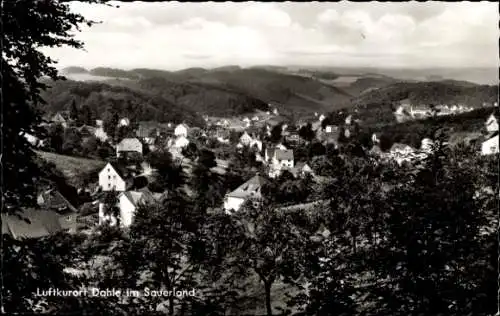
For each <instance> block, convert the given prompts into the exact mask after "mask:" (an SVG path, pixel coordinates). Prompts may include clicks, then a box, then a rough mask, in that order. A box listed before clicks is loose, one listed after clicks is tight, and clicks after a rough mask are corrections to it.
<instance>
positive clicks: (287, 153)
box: [275, 149, 293, 160]
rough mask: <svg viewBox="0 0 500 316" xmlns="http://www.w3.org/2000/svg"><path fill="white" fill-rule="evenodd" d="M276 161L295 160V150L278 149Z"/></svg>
mask: <svg viewBox="0 0 500 316" xmlns="http://www.w3.org/2000/svg"><path fill="white" fill-rule="evenodd" d="M275 155H276V159H278V160H293V150H291V149H289V150H281V149H276V152H275Z"/></svg>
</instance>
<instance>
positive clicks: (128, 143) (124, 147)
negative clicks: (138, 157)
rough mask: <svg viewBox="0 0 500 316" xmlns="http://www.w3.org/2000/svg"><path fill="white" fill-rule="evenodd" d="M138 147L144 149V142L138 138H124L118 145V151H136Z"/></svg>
mask: <svg viewBox="0 0 500 316" xmlns="http://www.w3.org/2000/svg"><path fill="white" fill-rule="evenodd" d="M137 147H140V148H141V150H142V143H141V141H140V140H138V139H137V138H124V139H122V140H121V142H119V143H118V145H116V150H118V151H135V150H136V148H137Z"/></svg>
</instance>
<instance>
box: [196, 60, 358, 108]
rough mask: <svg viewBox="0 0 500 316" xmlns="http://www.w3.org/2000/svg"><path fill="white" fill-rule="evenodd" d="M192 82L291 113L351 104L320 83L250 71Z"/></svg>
mask: <svg viewBox="0 0 500 316" xmlns="http://www.w3.org/2000/svg"><path fill="white" fill-rule="evenodd" d="M190 82H201V83H210V84H212V85H218V86H221V87H224V88H227V89H230V90H233V91H239V92H241V93H244V94H247V95H250V96H252V97H255V98H258V99H261V100H263V101H265V102H267V103H277V104H280V105H281V110H288V111H297V110H299V111H308V112H311V111H327V110H331V109H334V108H336V106H337V104H339V103H343V102H346V101H348V100H349V99H350V98H351V96H350V95H349V94H347V93H346V92H345V91H342V90H341V89H338V88H336V87H332V86H330V85H327V84H324V83H322V82H320V81H318V80H315V79H311V78H306V77H303V76H299V75H291V74H284V73H279V72H275V71H270V70H266V69H259V68H251V69H241V70H239V71H231V72H228V71H209V72H207V73H205V74H204V75H202V76H199V77H197V78H195V79H191V80H190Z"/></svg>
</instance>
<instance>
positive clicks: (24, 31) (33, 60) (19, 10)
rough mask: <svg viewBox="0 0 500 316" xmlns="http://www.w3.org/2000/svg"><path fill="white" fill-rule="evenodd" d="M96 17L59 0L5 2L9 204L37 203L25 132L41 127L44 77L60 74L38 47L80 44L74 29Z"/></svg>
mask: <svg viewBox="0 0 500 316" xmlns="http://www.w3.org/2000/svg"><path fill="white" fill-rule="evenodd" d="M88 2H93V3H97V2H100V1H93V0H89V1H88ZM93 23H94V22H92V21H89V20H86V19H85V18H84V17H83V16H81V15H79V14H75V13H72V12H70V11H69V6H68V4H64V3H59V2H57V1H43V2H40V1H35V2H33V1H28V0H22V1H8V2H5V3H3V5H2V33H3V41H2V44H3V45H2V79H3V91H8V93H4V94H3V100H2V118H3V122H4V125H3V143H2V148H3V155H2V165H3V172H4V174H3V177H4V178H5V179H10V180H9V181H8V182H6V183H4V187H3V199H4V200H3V201H4V203H5V205H6V206H8V207H7V208H9V207H10V206H14V205H19V204H20V202H21V203H22V204H34V203H35V195H34V194H33V191H34V187H35V183H36V182H37V178H38V176H37V175H38V174H39V173H38V172H37V166H36V163H35V162H34V159H35V154H34V152H33V150H32V148H31V145H30V144H29V143H28V142H27V141H26V140H25V138H24V137H23V134H24V133H29V134H32V135H39V134H40V133H41V130H40V129H38V128H37V126H38V124H39V123H40V122H41V115H40V112H39V111H38V110H37V108H38V107H39V106H40V105H43V104H44V101H43V99H42V98H41V96H40V91H41V90H44V89H45V88H46V87H47V85H46V84H45V83H44V82H43V81H42V80H40V79H41V78H42V77H44V76H47V77H49V78H51V79H53V80H57V79H61V77H60V76H59V75H58V74H57V70H56V68H55V67H54V66H53V64H54V61H53V60H52V59H51V58H49V57H47V56H45V55H44V54H43V53H42V52H40V50H39V49H40V48H41V47H57V46H63V45H66V46H69V47H74V48H82V45H83V44H82V42H80V41H78V40H76V39H75V38H74V37H73V34H71V33H70V30H72V29H74V28H76V29H77V30H78V29H79V28H78V27H79V25H81V24H88V25H92V24H93ZM21 166H22V167H21ZM21 197H22V198H21ZM7 208H5V207H4V208H3V209H4V210H5V209H7Z"/></svg>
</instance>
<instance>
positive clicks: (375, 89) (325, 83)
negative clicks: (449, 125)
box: [80, 65, 498, 116]
mask: <svg viewBox="0 0 500 316" xmlns="http://www.w3.org/2000/svg"><path fill="white" fill-rule="evenodd" d="M433 71H434V72H429V73H426V72H425V71H424V70H414V69H409V70H408V69H400V70H398V69H382V70H380V69H375V68H359V69H355V68H334V67H281V66H265V65H264V66H255V67H250V68H241V67H239V66H225V67H219V68H214V69H204V68H188V69H184V70H180V71H166V70H157V69H144V68H138V69H133V70H121V69H114V68H105V67H100V68H95V69H92V70H91V71H90V73H89V74H88V76H90V77H89V80H92V76H95V78H94V80H103V79H110V78H114V80H113V81H110V80H108V82H109V84H112V85H115V86H120V85H124V86H127V87H129V88H130V89H132V90H134V89H135V90H137V89H138V90H140V91H141V93H153V94H155V95H158V94H159V95H161V96H162V98H164V99H166V100H168V101H169V102H170V103H173V104H176V105H178V106H179V107H181V108H185V109H189V110H192V111H196V112H199V113H200V114H211V115H216V116H232V115H239V114H243V113H245V112H250V111H253V110H263V109H265V105H264V104H270V103H272V104H275V105H273V106H276V107H278V108H279V110H280V112H281V113H283V114H292V113H293V114H294V115H299V116H300V115H307V114H310V113H313V112H330V111H334V110H336V109H341V108H352V107H353V106H354V107H357V108H367V107H380V106H382V105H383V104H386V105H387V104H391V103H392V102H394V101H399V100H401V99H406V98H408V99H409V100H410V101H411V102H415V103H466V104H471V105H472V106H477V105H478V104H482V102H490V101H491V99H492V98H493V97H494V96H495V95H498V93H496V94H495V93H494V92H495V91H494V90H495V89H494V88H485V86H481V85H478V84H475V83H472V82H467V81H465V80H462V79H443V80H440V81H434V82H429V81H425V79H426V77H429V76H434V77H435V78H438V76H439V78H454V77H453V76H451V75H457V74H461V75H464V74H465V73H458V71H459V70H447V71H445V70H439V71H438V70H433ZM478 73H479V74H480V75H481V74H483V73H484V71H483V72H481V71H480V70H478ZM446 74H449V75H450V76H446ZM80 76H87V75H85V74H83V75H80ZM417 77H418V78H421V79H420V80H424V81H417V80H418V79H416V78H417ZM455 77H457V76H455ZM458 77H460V76H458ZM429 78H430V77H429ZM83 80H85V79H83ZM155 81H157V82H155Z"/></svg>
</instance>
